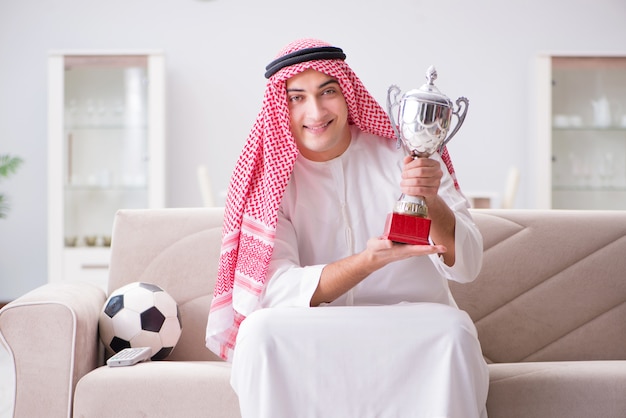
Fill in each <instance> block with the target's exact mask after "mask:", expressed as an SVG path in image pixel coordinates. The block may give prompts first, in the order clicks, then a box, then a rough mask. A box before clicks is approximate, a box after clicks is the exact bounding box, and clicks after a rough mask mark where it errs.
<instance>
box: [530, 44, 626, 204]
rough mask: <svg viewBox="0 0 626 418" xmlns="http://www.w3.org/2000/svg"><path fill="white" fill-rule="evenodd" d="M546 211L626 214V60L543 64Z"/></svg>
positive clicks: (541, 184)
mask: <svg viewBox="0 0 626 418" xmlns="http://www.w3.org/2000/svg"><path fill="white" fill-rule="evenodd" d="M538 83H539V87H540V88H539V94H538V103H537V111H538V118H537V120H538V128H539V129H538V137H537V139H538V142H537V144H536V146H535V150H536V151H537V156H538V158H539V165H538V167H537V168H538V177H537V183H536V189H537V191H538V203H539V205H538V206H539V207H541V208H553V209H618V210H623V209H626V56H617V55H615V56H592V55H581V56H569V55H543V56H541V57H539V60H538Z"/></svg>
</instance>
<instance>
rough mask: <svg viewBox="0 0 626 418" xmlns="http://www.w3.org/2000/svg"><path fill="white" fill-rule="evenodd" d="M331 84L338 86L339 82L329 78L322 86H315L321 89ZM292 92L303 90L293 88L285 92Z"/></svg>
mask: <svg viewBox="0 0 626 418" xmlns="http://www.w3.org/2000/svg"><path fill="white" fill-rule="evenodd" d="M333 83H335V84H337V85H338V84H339V81H337V80H336V79H334V78H331V79H330V80H328V81H325V82H323V83H322V84H320V85H319V86H317V88H318V89H323V88H324V87H326V86H328V85H329V84H333ZM292 91H304V89H293V88H292V89H287V92H292Z"/></svg>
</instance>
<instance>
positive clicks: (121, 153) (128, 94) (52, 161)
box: [48, 51, 165, 288]
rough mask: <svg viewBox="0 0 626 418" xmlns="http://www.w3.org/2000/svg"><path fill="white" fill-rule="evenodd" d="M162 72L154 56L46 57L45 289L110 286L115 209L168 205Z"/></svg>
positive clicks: (80, 54) (149, 53)
mask: <svg viewBox="0 0 626 418" xmlns="http://www.w3.org/2000/svg"><path fill="white" fill-rule="evenodd" d="M164 140H165V69H164V57H163V54H162V53H160V52H157V51H125V52H118V51H98V52H92V51H55V52H51V53H50V54H49V56H48V281H50V282H57V281H75V280H83V281H88V282H91V283H94V284H97V285H99V286H102V287H103V288H104V287H106V282H107V279H108V265H109V256H110V252H109V246H110V240H111V231H112V225H113V218H114V215H115V212H116V211H117V210H118V209H126V208H129V209H130V208H159V207H163V206H164V203H165V167H164V166H165V164H164V148H165V144H164V142H165V141H164Z"/></svg>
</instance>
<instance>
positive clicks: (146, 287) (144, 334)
mask: <svg viewBox="0 0 626 418" xmlns="http://www.w3.org/2000/svg"><path fill="white" fill-rule="evenodd" d="M98 325H99V327H100V340H102V343H103V344H104V346H105V347H106V348H107V350H109V351H110V352H113V353H117V352H118V351H121V350H122V349H124V348H129V347H150V348H152V357H151V358H152V360H162V359H164V358H165V357H167V356H168V355H170V353H171V352H172V350H174V347H175V346H176V343H177V342H178V339H179V338H180V334H181V332H182V323H181V320H180V312H179V310H178V304H177V303H176V301H175V300H174V298H172V296H171V295H170V294H169V293H167V292H165V291H164V290H163V289H161V288H160V287H159V286H156V285H154V284H150V283H143V282H134V283H130V284H127V285H126V286H123V287H121V288H119V289H117V290H115V291H114V292H113V293H111V295H110V296H109V298H108V299H107V300H106V302H105V303H104V306H103V308H102V311H101V312H100V320H99V322H98Z"/></svg>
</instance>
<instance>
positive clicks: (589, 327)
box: [109, 208, 626, 363]
mask: <svg viewBox="0 0 626 418" xmlns="http://www.w3.org/2000/svg"><path fill="white" fill-rule="evenodd" d="M472 213H473V215H474V220H475V222H476V224H477V226H478V227H479V229H480V230H481V233H482V234H483V238H484V260H483V268H482V271H481V273H480V275H479V277H478V278H477V279H476V280H475V281H474V282H472V283H468V284H458V283H453V282H451V283H450V286H451V289H452V293H453V294H454V297H455V298H456V301H457V303H458V304H459V307H460V308H461V309H464V310H465V311H467V312H468V313H469V315H470V316H471V317H472V319H473V320H474V322H475V323H476V327H477V329H478V333H479V338H480V341H481V344H482V348H483V353H484V355H485V357H486V359H487V360H488V361H491V362H496V363H499V362H518V361H551V360H593V359H598V360H599V359H626V320H625V319H624V318H626V211H625V212H620V211H558V210H545V211H541V210H496V209H477V210H474V211H473V212H472ZM222 220H223V209H222V208H198V209H148V210H122V211H119V212H118V214H117V215H116V218H115V224H114V231H113V238H112V244H111V265H110V277H109V292H111V291H112V290H114V289H117V288H119V287H121V286H123V285H124V284H127V283H130V282H134V281H145V282H151V283H155V284H157V285H159V286H161V287H163V288H164V289H165V290H166V291H167V292H168V293H170V294H171V295H172V296H173V297H174V298H175V299H176V300H177V302H178V303H179V306H180V310H181V314H182V319H183V333H182V336H181V339H180V341H179V342H178V344H177V346H176V348H175V349H174V351H173V352H172V354H171V355H170V356H169V357H168V359H169V360H217V359H218V357H217V356H215V355H214V354H213V353H211V352H210V351H209V350H208V349H206V348H205V345H204V335H205V329H206V320H207V317H208V313H209V306H210V303H211V299H212V294H213V287H214V284H215V277H216V273H217V265H218V258H219V253H220V246H221V232H222Z"/></svg>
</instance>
